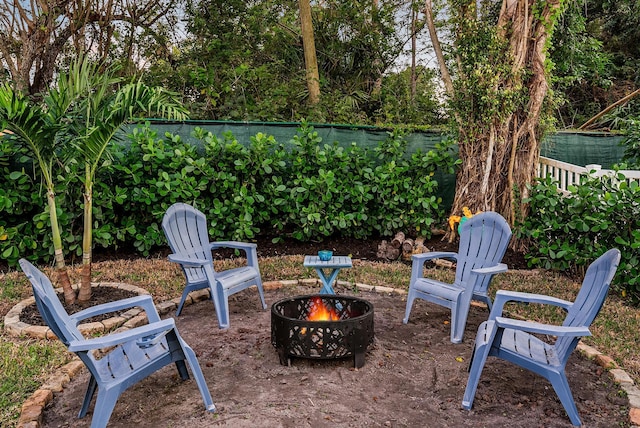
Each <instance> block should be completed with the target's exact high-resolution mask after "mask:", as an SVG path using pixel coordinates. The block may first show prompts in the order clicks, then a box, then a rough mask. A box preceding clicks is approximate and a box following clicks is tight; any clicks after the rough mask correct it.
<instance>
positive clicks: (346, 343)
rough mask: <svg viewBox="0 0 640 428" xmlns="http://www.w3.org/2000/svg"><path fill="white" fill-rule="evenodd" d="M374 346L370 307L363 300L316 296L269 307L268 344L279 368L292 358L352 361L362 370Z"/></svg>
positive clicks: (301, 297) (295, 299) (335, 296)
mask: <svg viewBox="0 0 640 428" xmlns="http://www.w3.org/2000/svg"><path fill="white" fill-rule="evenodd" d="M372 342H373V305H372V304H371V303H369V302H368V301H366V300H364V299H358V298H356V297H351V296H338V295H335V294H318V295H310V296H298V297H293V298H286V299H282V300H280V301H278V302H276V303H274V304H273V305H272V306H271V343H272V344H273V346H274V347H275V348H276V349H277V351H278V356H279V357H280V364H282V365H289V364H290V363H291V357H300V358H317V359H334V358H345V357H350V356H353V357H354V366H355V367H356V368H360V367H362V366H364V360H365V354H366V352H367V346H369V344H370V343H372Z"/></svg>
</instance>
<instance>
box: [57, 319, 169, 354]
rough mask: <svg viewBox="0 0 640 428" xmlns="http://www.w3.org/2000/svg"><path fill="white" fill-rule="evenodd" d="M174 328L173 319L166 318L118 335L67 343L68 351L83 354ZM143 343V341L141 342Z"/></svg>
mask: <svg viewBox="0 0 640 428" xmlns="http://www.w3.org/2000/svg"><path fill="white" fill-rule="evenodd" d="M174 328H175V321H174V320H173V318H167V319H165V320H161V321H158V322H154V323H153V324H146V325H143V326H140V327H136V328H132V329H130V330H125V331H123V332H120V333H113V334H109V335H106V336H100V337H96V338H92V339H85V340H73V341H71V343H69V351H71V352H83V351H91V350H93V349H102V348H108V347H110V346H117V345H120V344H122V343H126V342H130V341H132V340H136V339H142V338H146V337H148V336H152V335H156V334H159V333H165V332H166V331H168V330H171V329H174ZM141 342H142V343H144V341H141Z"/></svg>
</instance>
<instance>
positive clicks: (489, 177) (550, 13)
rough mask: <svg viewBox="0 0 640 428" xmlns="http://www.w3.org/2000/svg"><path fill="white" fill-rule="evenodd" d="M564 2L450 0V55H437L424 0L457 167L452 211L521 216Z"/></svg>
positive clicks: (544, 114) (533, 166)
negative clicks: (550, 52) (454, 139)
mask: <svg viewBox="0 0 640 428" xmlns="http://www.w3.org/2000/svg"><path fill="white" fill-rule="evenodd" d="M565 3H566V2H565V1H564V0H551V1H547V0H545V1H542V0H503V1H502V2H501V4H498V3H497V2H495V1H492V2H476V1H475V0H473V1H470V0H450V1H448V2H447V4H448V15H449V22H448V23H449V25H450V27H451V37H452V46H453V50H452V52H453V55H451V56H449V57H445V53H444V49H443V48H441V47H440V43H439V38H438V35H437V25H436V21H435V17H436V16H437V11H434V10H433V7H432V6H433V5H432V2H431V0H426V4H425V6H426V7H425V12H426V17H427V25H428V27H429V33H430V35H431V39H432V42H433V45H434V49H435V51H436V54H437V56H438V61H439V66H440V72H441V74H442V78H443V80H444V83H445V88H446V92H447V95H448V98H449V106H450V109H451V117H452V119H453V126H452V129H453V131H454V133H455V135H456V136H457V141H458V149H459V157H460V160H461V164H460V167H459V170H458V172H457V176H456V192H455V196H454V200H453V205H452V213H453V214H459V213H461V212H462V208H463V207H469V208H470V209H471V211H472V212H475V211H488V210H491V211H497V212H499V213H500V214H502V215H503V216H504V217H505V218H506V219H507V220H508V221H509V223H511V224H513V223H514V222H515V221H516V219H517V218H518V216H520V215H526V205H525V204H524V203H523V202H522V201H523V198H525V197H526V196H527V192H528V191H527V186H528V185H529V184H530V183H531V182H532V181H533V179H534V177H535V173H536V165H537V161H538V156H539V148H540V140H541V138H542V136H543V134H544V132H545V130H546V127H547V125H548V123H549V122H548V119H549V118H550V114H549V111H548V109H547V107H548V105H549V103H547V102H546V101H547V92H548V88H549V83H548V72H549V65H548V63H547V49H548V46H549V41H550V37H551V35H552V33H553V30H554V27H555V25H556V23H557V20H558V17H559V16H560V15H561V13H562V11H563V8H564V7H565Z"/></svg>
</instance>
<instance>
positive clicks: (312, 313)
mask: <svg viewBox="0 0 640 428" xmlns="http://www.w3.org/2000/svg"><path fill="white" fill-rule="evenodd" d="M311 301H312V304H311V309H310V310H309V314H308V315H307V320H308V321H338V320H339V319H340V317H339V316H338V312H336V310H335V309H333V308H328V307H327V306H326V305H325V304H324V302H323V301H322V298H320V297H318V296H315V297H313V298H312V300H311Z"/></svg>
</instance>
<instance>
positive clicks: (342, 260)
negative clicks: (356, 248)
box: [304, 256, 352, 294]
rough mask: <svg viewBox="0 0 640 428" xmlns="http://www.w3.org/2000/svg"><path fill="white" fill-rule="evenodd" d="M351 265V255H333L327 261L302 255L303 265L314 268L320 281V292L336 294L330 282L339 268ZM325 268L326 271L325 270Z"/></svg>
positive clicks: (336, 274) (333, 279)
mask: <svg viewBox="0 0 640 428" xmlns="http://www.w3.org/2000/svg"><path fill="white" fill-rule="evenodd" d="M351 266H352V264H351V257H349V256H333V257H331V259H329V260H327V261H322V260H320V257H318V256H304V267H310V268H314V269H315V270H316V272H318V276H319V277H320V280H321V281H322V289H321V290H320V294H336V293H335V291H334V290H333V287H332V286H331V284H333V281H335V279H336V276H338V272H340V269H344V268H350V267H351ZM325 269H327V270H328V272H325Z"/></svg>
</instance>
